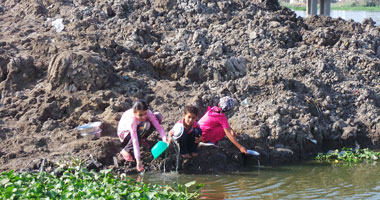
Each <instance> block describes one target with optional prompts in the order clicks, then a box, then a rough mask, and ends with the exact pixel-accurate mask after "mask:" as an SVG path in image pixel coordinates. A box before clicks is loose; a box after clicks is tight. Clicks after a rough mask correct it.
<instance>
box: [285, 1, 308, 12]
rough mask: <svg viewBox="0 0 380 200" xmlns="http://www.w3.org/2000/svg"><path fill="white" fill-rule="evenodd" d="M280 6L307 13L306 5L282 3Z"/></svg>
mask: <svg viewBox="0 0 380 200" xmlns="http://www.w3.org/2000/svg"><path fill="white" fill-rule="evenodd" d="M280 5H281V6H285V7H287V8H290V9H292V10H296V11H306V5H299V4H290V3H286V2H280Z"/></svg>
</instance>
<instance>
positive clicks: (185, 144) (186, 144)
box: [177, 128, 202, 154]
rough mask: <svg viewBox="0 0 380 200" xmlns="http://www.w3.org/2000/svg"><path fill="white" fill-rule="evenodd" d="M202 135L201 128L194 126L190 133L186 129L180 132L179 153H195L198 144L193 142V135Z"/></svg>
mask: <svg viewBox="0 0 380 200" xmlns="http://www.w3.org/2000/svg"><path fill="white" fill-rule="evenodd" d="M201 135H202V130H201V129H200V128H194V130H193V131H192V132H191V133H186V131H185V132H184V133H183V134H182V136H181V137H180V138H178V140H177V141H178V143H179V148H180V153H181V154H190V153H196V152H197V150H198V144H197V143H195V137H200V136H201Z"/></svg>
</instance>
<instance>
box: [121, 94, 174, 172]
mask: <svg viewBox="0 0 380 200" xmlns="http://www.w3.org/2000/svg"><path fill="white" fill-rule="evenodd" d="M158 118H160V119H158ZM161 120H162V115H161V114H160V113H155V114H153V113H152V111H150V110H149V109H148V104H147V103H146V102H145V101H142V100H140V101H138V102H136V103H134V105H133V107H132V108H131V109H129V110H127V111H125V112H124V113H123V115H122V117H121V119H120V121H119V124H118V127H117V135H118V136H119V139H120V141H121V142H122V147H124V148H123V150H122V151H121V152H120V154H121V155H122V156H123V158H124V159H125V160H126V161H128V162H134V160H133V157H132V155H131V152H132V151H133V153H134V156H135V159H136V162H137V163H136V168H137V171H143V170H144V168H143V165H142V162H141V158H140V144H139V141H140V142H142V140H144V139H146V138H147V137H148V136H149V135H150V134H151V133H152V132H153V131H154V129H156V130H157V131H158V133H159V134H160V136H161V138H162V140H163V141H164V142H167V143H168V141H167V138H166V132H165V130H164V129H163V128H162V126H161V125H160V123H161ZM152 125H153V126H152Z"/></svg>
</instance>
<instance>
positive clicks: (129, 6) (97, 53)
mask: <svg viewBox="0 0 380 200" xmlns="http://www.w3.org/2000/svg"><path fill="white" fill-rule="evenodd" d="M0 2H1V4H0V30H1V31H0V91H1V104H0V116H1V117H0V170H9V169H38V168H39V167H40V164H41V160H42V159H44V158H46V159H47V161H49V162H47V163H49V165H52V163H53V162H56V161H59V160H61V159H62V155H67V154H68V153H70V154H71V155H73V156H76V157H82V158H91V159H90V160H92V161H91V163H92V165H95V166H97V167H99V166H100V167H106V166H111V165H112V164H113V161H112V157H113V156H115V155H117V153H118V151H119V145H120V143H119V141H118V140H117V138H116V137H115V135H116V126H117V122H118V120H119V119H120V115H121V114H122V112H123V111H125V110H126V109H128V108H129V107H130V106H131V105H132V102H133V101H134V100H136V99H145V100H147V101H148V102H149V103H150V106H151V107H152V109H153V110H155V111H160V112H162V113H163V115H164V117H165V119H164V122H163V126H164V127H165V128H166V130H169V128H170V127H171V126H172V125H173V124H174V122H175V121H177V120H178V119H179V117H180V115H181V112H182V109H183V106H184V105H185V104H193V103H194V104H197V105H198V106H199V107H201V109H202V111H205V110H206V108H207V106H210V105H214V104H215V103H216V102H217V99H218V98H219V97H221V96H224V95H230V96H233V97H234V98H235V99H236V101H237V104H238V105H239V106H236V108H235V109H234V110H233V111H232V112H231V113H229V114H228V115H229V118H230V123H231V125H232V127H233V128H234V129H235V130H236V131H237V132H238V133H239V140H240V142H241V143H242V144H244V145H246V146H247V147H248V148H251V149H255V150H257V151H259V152H260V153H261V157H260V160H261V161H264V162H267V163H284V162H291V161H297V160H301V159H304V158H307V156H308V155H311V154H314V153H316V152H318V151H324V150H328V149H329V148H337V147H341V146H352V145H355V144H359V145H360V146H361V147H372V148H378V147H379V138H380V137H379V134H380V116H379V111H380V110H379V109H380V97H379V90H380V87H379V86H380V81H379V78H378V77H379V74H380V47H379V45H380V27H375V26H374V22H373V21H372V20H370V19H368V20H365V21H364V22H363V23H355V22H353V21H344V20H342V19H331V18H329V17H317V16H316V17H311V18H307V19H303V18H297V17H296V15H295V13H294V12H292V11H291V10H289V9H287V8H284V7H280V6H279V4H278V2H277V1H275V0H267V1H266V0H262V1H249V0H228V1H227V0H191V1H190V0H143V1H140V0H110V1H100V0H64V1H62V0H41V1H34V0H30V1H18V0H10V1H5V0H0ZM59 18H62V19H63V25H64V29H63V30H62V31H61V32H57V30H56V28H54V27H53V26H52V22H53V21H55V20H56V19H59ZM93 121H102V122H103V125H102V129H103V132H102V137H101V138H100V139H98V140H88V139H87V138H82V137H80V136H78V133H76V132H75V127H77V126H78V125H81V124H84V123H87V122H93ZM155 141H157V137H152V138H150V143H151V144H154V143H155ZM219 145H220V147H221V148H220V149H213V148H209V147H206V148H202V149H201V157H200V158H197V159H192V160H187V161H186V160H185V161H183V162H182V160H181V163H182V164H181V166H180V168H181V169H183V170H184V171H186V170H188V171H197V170H199V171H215V170H236V169H238V168H239V167H240V166H242V165H243V164H244V162H245V161H250V160H251V161H255V159H256V158H251V157H249V158H245V157H243V156H242V155H241V154H240V153H239V152H238V151H237V149H236V148H234V147H233V146H232V145H231V143H229V142H228V141H222V142H221V143H220V144H219ZM148 150H149V149H145V150H144V151H143V154H144V158H145V159H144V163H145V167H146V168H147V169H150V170H159V169H162V168H163V162H162V159H161V158H160V159H158V160H156V161H151V160H152V157H151V155H150V153H149V151H148ZM170 152H173V150H172V149H170ZM167 157H168V160H167V162H166V164H167V168H166V169H173V167H174V163H175V158H174V156H173V155H172V154H169V155H168V156H167ZM119 164H120V166H122V167H124V166H126V169H129V168H133V166H132V165H127V164H125V163H124V162H122V160H121V159H120V158H119ZM49 165H47V166H49ZM123 169H125V168H123Z"/></svg>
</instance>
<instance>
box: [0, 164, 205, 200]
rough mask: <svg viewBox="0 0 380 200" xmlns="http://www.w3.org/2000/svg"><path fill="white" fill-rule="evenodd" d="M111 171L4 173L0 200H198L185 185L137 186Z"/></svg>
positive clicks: (84, 169) (133, 181) (198, 188)
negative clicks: (59, 173) (58, 173)
mask: <svg viewBox="0 0 380 200" xmlns="http://www.w3.org/2000/svg"><path fill="white" fill-rule="evenodd" d="M110 171H111V170H103V171H101V172H95V171H88V170H87V169H86V168H81V169H80V168H76V169H74V168H68V169H67V170H66V171H65V172H63V174H62V175H61V176H56V175H54V174H53V173H46V172H40V173H15V172H14V171H9V172H3V173H2V174H1V175H0V199H197V198H199V195H200V193H199V190H200V187H201V185H197V186H196V189H195V192H189V187H191V186H193V185H195V181H193V182H190V183H187V184H185V185H179V184H175V185H174V186H173V187H171V186H168V185H166V186H160V185H156V184H145V183H140V182H137V181H135V180H133V179H131V178H129V177H126V176H125V175H121V176H120V177H117V176H115V175H112V174H111V173H110Z"/></svg>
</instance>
